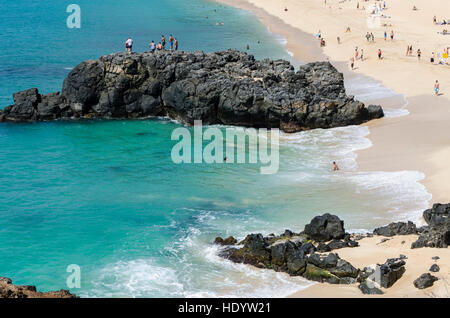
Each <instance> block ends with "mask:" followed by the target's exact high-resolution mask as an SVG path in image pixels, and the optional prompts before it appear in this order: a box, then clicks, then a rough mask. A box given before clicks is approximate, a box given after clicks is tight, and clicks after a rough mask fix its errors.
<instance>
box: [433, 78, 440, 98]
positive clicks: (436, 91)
mask: <svg viewBox="0 0 450 318" xmlns="http://www.w3.org/2000/svg"><path fill="white" fill-rule="evenodd" d="M434 94H435V95H436V96H439V81H438V80H436V83H434Z"/></svg>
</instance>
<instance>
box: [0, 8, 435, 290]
mask: <svg viewBox="0 0 450 318" xmlns="http://www.w3.org/2000/svg"><path fill="white" fill-rule="evenodd" d="M77 3H78V4H79V5H80V6H81V9H82V28H81V29H80V30H71V29H67V28H66V24H65V23H66V22H65V19H66V17H67V15H68V14H67V13H66V12H65V11H66V10H65V9H66V6H67V5H68V4H69V3H68V2H66V1H51V2H49V1H29V0H24V1H14V2H12V1H8V3H7V4H6V1H4V0H2V2H1V8H0V9H1V10H0V12H2V13H1V14H2V18H1V19H0V30H1V32H0V40H1V42H2V43H9V45H6V46H4V47H3V49H2V50H1V51H0V83H1V84H0V105H3V106H6V105H8V104H10V103H11V102H12V100H11V94H12V93H13V92H15V91H18V90H21V89H26V88H29V87H39V88H40V90H41V92H43V93H48V92H52V91H58V90H59V89H60V88H61V85H62V81H63V79H64V77H65V76H66V75H67V73H68V72H69V71H70V69H71V68H72V67H74V66H75V65H77V64H78V63H79V62H81V61H83V60H86V59H90V58H97V57H99V56H101V55H103V54H109V53H111V52H116V51H120V50H123V42H124V41H125V40H126V38H127V37H128V36H132V37H133V39H134V41H135V49H136V50H138V51H143V50H146V48H147V45H148V43H149V42H150V41H151V40H155V41H158V40H159V38H160V36H161V34H165V35H166V36H168V35H169V34H170V33H172V34H174V35H175V36H176V37H177V38H178V39H179V41H180V49H183V50H197V49H202V50H205V51H214V50H219V49H227V48H238V49H244V48H245V46H246V44H249V45H250V53H252V54H255V55H256V56H257V57H258V58H264V57H272V58H289V55H288V54H287V53H286V51H285V50H284V48H283V46H282V45H281V44H280V43H281V41H279V39H277V38H276V37H275V36H274V35H271V34H269V33H268V32H267V29H266V28H265V27H264V26H263V25H261V24H260V23H259V22H258V21H257V20H256V18H255V17H254V16H252V15H251V14H249V13H246V12H243V11H238V10H235V9H232V8H228V7H224V6H222V5H218V4H216V3H214V2H211V1H201V0H191V1H181V0H166V1H143V0H141V1H138V0H127V1H118V0H114V1H106V0H102V1H93V0H90V1H85V0H83V1H77ZM214 10H216V11H214ZM222 21H223V22H224V25H223V26H217V25H216V23H217V22H222ZM258 41H260V43H258ZM178 127H180V125H179V124H177V123H174V122H172V121H167V120H142V121H99V122H71V123H67V122H52V123H34V124H9V123H8V124H6V123H4V124H0V149H1V151H0V276H7V277H10V278H12V279H13V281H14V282H15V283H18V284H34V285H37V287H38V288H39V289H42V290H51V289H60V288H67V287H66V278H67V276H68V273H66V267H67V266H68V265H69V264H77V265H79V266H80V267H81V272H82V277H81V278H82V280H81V285H82V288H81V289H73V290H72V291H73V292H75V293H77V294H79V295H81V296H127V297H144V296H145V297H156V296H163V297H164V296H226V295H228V296H230V295H233V296H284V295H287V294H289V293H290V292H294V291H296V290H299V289H301V288H304V286H306V285H307V284H308V283H307V282H305V281H304V280H302V279H294V278H290V277H288V276H287V275H283V274H281V273H273V272H270V271H261V270H255V269H251V268H249V267H247V266H244V265H234V264H231V263H229V262H226V261H223V260H220V259H219V258H218V257H217V256H216V255H215V253H216V248H215V247H214V246H213V245H212V244H211V242H212V241H213V240H214V238H215V237H216V236H219V235H220V236H226V235H234V236H236V237H243V236H244V235H245V234H247V233H249V232H256V231H262V232H264V233H266V234H267V233H271V232H281V231H283V230H284V229H285V228H290V229H292V230H295V231H300V230H302V229H303V226H304V224H305V223H306V222H307V221H308V220H310V219H311V218H312V217H313V216H315V215H317V214H319V213H323V212H333V213H336V214H338V215H340V216H341V217H342V218H343V219H345V221H346V227H347V228H348V229H355V230H358V229H369V228H372V227H373V226H375V225H382V224H385V223H387V222H388V221H390V220H391V219H402V218H404V217H405V214H406V215H408V217H409V218H410V216H411V213H413V212H417V211H419V210H420V209H421V208H422V207H423V205H424V202H425V205H426V200H427V199H428V196H427V194H426V193H424V189H423V187H422V186H421V185H420V184H418V183H417V182H416V181H417V180H419V179H421V178H422V177H423V176H422V175H420V174H417V173H412V172H411V173H410V172H395V173H384V172H371V173H360V172H356V164H355V154H354V150H356V149H360V148H364V147H368V146H370V142H369V141H368V139H366V138H365V137H366V136H367V134H368V129H367V128H365V127H347V128H339V129H332V130H315V131H310V132H305V133H299V134H293V135H285V134H283V135H282V138H281V140H280V170H279V172H278V173H277V174H274V175H261V174H260V173H259V165H253V164H242V165H221V164H213V165H207V164H196V165H194V164H184V165H176V164H174V163H173V162H172V160H171V157H170V153H171V149H172V147H173V145H174V144H175V143H176V142H175V141H172V140H171V133H172V131H173V130H174V129H175V128H178ZM222 129H223V128H222ZM332 160H337V161H338V162H339V164H340V166H341V169H342V172H340V173H338V174H336V173H332V172H331V171H330V162H331V161H332Z"/></svg>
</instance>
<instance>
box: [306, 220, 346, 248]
mask: <svg viewBox="0 0 450 318" xmlns="http://www.w3.org/2000/svg"><path fill="white" fill-rule="evenodd" d="M303 233H304V234H306V235H307V236H308V237H310V238H311V239H313V240H314V241H317V242H327V241H330V240H332V239H343V238H344V236H345V231H344V221H341V220H340V219H339V217H337V216H336V215H331V214H329V213H326V214H324V215H321V216H316V217H314V218H313V219H312V220H311V223H309V224H307V225H306V226H305V230H304V231H303Z"/></svg>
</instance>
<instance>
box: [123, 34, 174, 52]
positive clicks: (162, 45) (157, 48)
mask: <svg viewBox="0 0 450 318" xmlns="http://www.w3.org/2000/svg"><path fill="white" fill-rule="evenodd" d="M168 44H169V47H168V50H170V51H178V40H177V38H175V37H173V36H172V34H171V35H170V36H169V43H168ZM148 46H149V48H150V52H152V53H153V52H155V51H161V50H166V38H165V36H164V35H161V41H160V42H158V44H156V43H155V41H153V40H152V42H151V43H150V44H149V45H148ZM125 49H126V50H127V52H128V53H132V52H133V39H132V38H131V37H129V38H128V39H127V40H126V41H125Z"/></svg>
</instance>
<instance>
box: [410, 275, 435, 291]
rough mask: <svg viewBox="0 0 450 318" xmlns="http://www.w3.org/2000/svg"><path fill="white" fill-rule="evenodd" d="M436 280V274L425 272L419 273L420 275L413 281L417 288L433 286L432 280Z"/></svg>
mask: <svg viewBox="0 0 450 318" xmlns="http://www.w3.org/2000/svg"><path fill="white" fill-rule="evenodd" d="M437 280H438V278H437V277H436V276H433V275H431V274H430V273H425V274H422V275H420V277H419V278H417V279H416V280H415V281H414V287H416V288H418V289H424V288H428V287H431V286H433V284H434V282H435V281H437Z"/></svg>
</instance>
